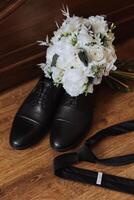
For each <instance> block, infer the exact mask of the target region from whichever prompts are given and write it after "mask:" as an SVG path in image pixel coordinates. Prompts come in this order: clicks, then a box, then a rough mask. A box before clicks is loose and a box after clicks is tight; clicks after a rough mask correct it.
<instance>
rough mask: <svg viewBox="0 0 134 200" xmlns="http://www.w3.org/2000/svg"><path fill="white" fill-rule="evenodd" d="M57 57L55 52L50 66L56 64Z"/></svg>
mask: <svg viewBox="0 0 134 200" xmlns="http://www.w3.org/2000/svg"><path fill="white" fill-rule="evenodd" d="M58 57H59V56H58V55H57V54H54V55H53V58H52V63H51V66H56V63H57V59H58Z"/></svg>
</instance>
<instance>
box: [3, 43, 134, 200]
mask: <svg viewBox="0 0 134 200" xmlns="http://www.w3.org/2000/svg"><path fill="white" fill-rule="evenodd" d="M132 44H134V40H132V41H131V40H130V42H129V44H128V43H127V44H124V45H122V46H121V47H120V48H119V51H118V54H119V56H122V57H125V58H130V57H131V58H132V57H133V52H134V45H132ZM36 82H37V80H34V81H31V82H29V83H26V84H24V85H22V86H19V87H16V88H15V89H13V90H10V91H6V92H5V93H3V94H1V95H0V200H59V199H60V200H117V199H121V200H132V199H134V197H133V196H131V195H128V194H123V193H119V192H114V191H110V190H107V189H101V188H97V187H94V186H90V185H86V184H85V185H84V184H80V183H74V182H72V181H65V180H62V179H60V178H58V177H55V176H54V174H53V159H54V157H55V156H56V155H59V153H57V152H55V151H54V150H52V149H51V148H50V145H49V135H50V133H49V134H48V136H47V137H46V138H45V139H44V140H43V141H42V142H41V143H40V144H38V145H37V146H35V147H33V148H30V149H27V150H23V151H15V150H12V149H11V147H10V146H9V143H8V139H9V134H10V128H11V124H12V121H13V117H14V115H15V113H16V111H17V109H18V107H19V106H20V104H21V102H23V99H24V98H25V97H26V96H27V94H28V93H29V91H30V90H31V89H32V88H33V86H34V85H35V84H36ZM133 86H134V84H133ZM128 119H134V92H132V93H128V94H122V93H117V92H113V91H112V90H109V89H108V88H105V87H104V88H102V89H101V90H99V92H98V94H97V102H96V107H95V112H94V122H93V126H92V129H91V131H90V132H89V134H88V135H87V138H88V137H89V136H90V135H91V134H93V133H95V132H96V131H98V130H100V129H102V128H104V127H107V126H109V125H112V124H114V123H117V122H121V121H123V120H128ZM133 136H134V135H133V133H130V134H127V135H125V136H118V137H116V138H112V139H111V138H109V139H106V140H105V141H103V142H101V143H100V144H99V145H98V147H97V149H96V150H95V151H96V153H97V155H99V156H101V157H105V156H112V155H121V154H126V153H132V152H133V153H134V142H133V139H134V137H133ZM80 166H83V167H84V168H88V169H94V170H101V171H104V172H107V173H112V174H115V175H120V176H124V177H129V178H134V165H133V164H130V165H127V166H123V167H104V166H96V165H94V164H89V163H82V164H80Z"/></svg>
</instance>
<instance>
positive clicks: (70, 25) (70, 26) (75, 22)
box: [61, 16, 83, 33]
mask: <svg viewBox="0 0 134 200" xmlns="http://www.w3.org/2000/svg"><path fill="white" fill-rule="evenodd" d="M82 23H83V18H81V17H76V16H73V17H70V18H67V19H66V20H65V21H64V22H63V24H62V26H61V30H62V31H63V32H69V33H70V32H75V31H77V30H78V28H79V26H80V24H82Z"/></svg>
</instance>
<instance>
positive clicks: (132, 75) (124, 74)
mask: <svg viewBox="0 0 134 200" xmlns="http://www.w3.org/2000/svg"><path fill="white" fill-rule="evenodd" d="M110 74H111V75H113V76H114V77H116V78H121V79H124V80H134V73H131V72H124V71H119V70H116V71H112V72H111V73H110Z"/></svg>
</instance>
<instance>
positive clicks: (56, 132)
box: [50, 120, 83, 151]
mask: <svg viewBox="0 0 134 200" xmlns="http://www.w3.org/2000/svg"><path fill="white" fill-rule="evenodd" d="M82 135H83V133H82V130H80V128H79V126H77V125H74V124H72V123H71V122H69V121H62V120H61V121H60V120H56V121H55V122H54V124H53V127H52V132H51V137H50V144H51V147H52V148H53V149H55V150H57V151H65V150H68V149H70V148H72V147H74V146H75V145H76V144H77V143H78V142H79V141H80V140H81V138H82Z"/></svg>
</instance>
